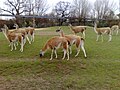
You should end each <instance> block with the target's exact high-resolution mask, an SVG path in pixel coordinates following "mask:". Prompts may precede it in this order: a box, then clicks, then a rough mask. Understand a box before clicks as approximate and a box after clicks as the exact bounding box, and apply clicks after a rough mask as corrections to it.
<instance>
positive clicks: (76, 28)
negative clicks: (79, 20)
mask: <svg viewBox="0 0 120 90" xmlns="http://www.w3.org/2000/svg"><path fill="white" fill-rule="evenodd" d="M69 28H70V29H71V30H72V31H73V32H74V34H77V33H79V32H81V33H82V35H83V38H84V39H85V30H86V26H72V25H71V24H69Z"/></svg>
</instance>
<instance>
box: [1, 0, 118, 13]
mask: <svg viewBox="0 0 120 90" xmlns="http://www.w3.org/2000/svg"><path fill="white" fill-rule="evenodd" d="M5 1H6V0H0V7H3V5H4V4H3V2H5ZM59 1H65V2H66V1H68V2H72V1H73V0H47V2H48V4H49V6H50V7H51V9H52V7H54V6H55V5H56V3H58V2H59ZM89 1H90V2H91V3H94V2H95V0H89ZM110 1H114V2H115V3H116V6H118V5H119V0H110ZM51 9H50V10H51ZM50 10H49V11H50ZM116 13H118V10H117V11H116Z"/></svg>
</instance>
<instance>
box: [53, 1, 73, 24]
mask: <svg viewBox="0 0 120 90" xmlns="http://www.w3.org/2000/svg"><path fill="white" fill-rule="evenodd" d="M70 8H71V6H70V3H69V2H64V1H60V2H58V3H57V4H56V6H55V9H54V10H55V13H56V16H57V17H59V18H60V19H59V21H60V25H62V23H63V22H64V21H65V20H66V17H68V16H69V15H70Z"/></svg>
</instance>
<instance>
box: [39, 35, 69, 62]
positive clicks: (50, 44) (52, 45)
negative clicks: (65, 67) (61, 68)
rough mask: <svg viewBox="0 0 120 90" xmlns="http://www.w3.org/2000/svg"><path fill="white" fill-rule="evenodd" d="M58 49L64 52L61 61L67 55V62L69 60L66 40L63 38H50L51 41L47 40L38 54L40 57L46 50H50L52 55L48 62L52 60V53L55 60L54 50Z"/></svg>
mask: <svg viewBox="0 0 120 90" xmlns="http://www.w3.org/2000/svg"><path fill="white" fill-rule="evenodd" d="M60 47H61V48H62V49H63V51H64V56H63V58H62V59H64V58H65V56H66V54H67V57H68V58H67V60H69V51H68V41H67V40H66V38H65V37H52V38H51V39H49V40H48V41H47V42H46V44H45V46H44V47H43V48H42V51H41V52H40V56H42V53H45V51H46V50H47V49H51V50H52V53H51V58H50V60H52V58H53V52H55V55H56V58H57V53H56V50H57V49H58V48H60Z"/></svg>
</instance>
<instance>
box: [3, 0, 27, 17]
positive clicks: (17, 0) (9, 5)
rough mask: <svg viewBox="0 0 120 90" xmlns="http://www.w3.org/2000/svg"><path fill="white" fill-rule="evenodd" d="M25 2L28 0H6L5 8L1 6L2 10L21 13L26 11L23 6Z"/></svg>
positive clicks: (14, 13)
mask: <svg viewBox="0 0 120 90" xmlns="http://www.w3.org/2000/svg"><path fill="white" fill-rule="evenodd" d="M25 2H26V0H6V1H5V2H4V4H5V8H1V10H2V11H5V12H7V13H10V14H12V15H21V14H22V13H24V7H23V6H24V3H25Z"/></svg>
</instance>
